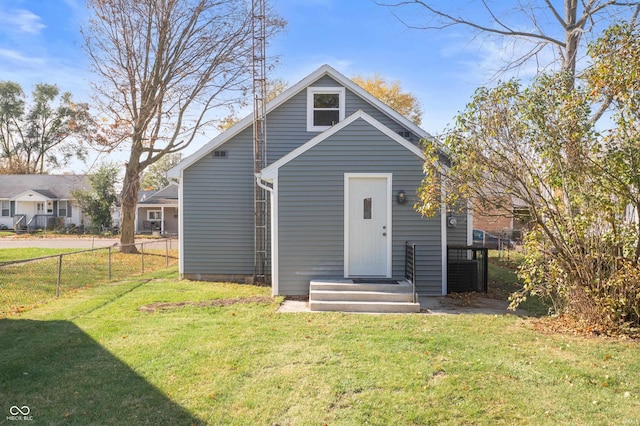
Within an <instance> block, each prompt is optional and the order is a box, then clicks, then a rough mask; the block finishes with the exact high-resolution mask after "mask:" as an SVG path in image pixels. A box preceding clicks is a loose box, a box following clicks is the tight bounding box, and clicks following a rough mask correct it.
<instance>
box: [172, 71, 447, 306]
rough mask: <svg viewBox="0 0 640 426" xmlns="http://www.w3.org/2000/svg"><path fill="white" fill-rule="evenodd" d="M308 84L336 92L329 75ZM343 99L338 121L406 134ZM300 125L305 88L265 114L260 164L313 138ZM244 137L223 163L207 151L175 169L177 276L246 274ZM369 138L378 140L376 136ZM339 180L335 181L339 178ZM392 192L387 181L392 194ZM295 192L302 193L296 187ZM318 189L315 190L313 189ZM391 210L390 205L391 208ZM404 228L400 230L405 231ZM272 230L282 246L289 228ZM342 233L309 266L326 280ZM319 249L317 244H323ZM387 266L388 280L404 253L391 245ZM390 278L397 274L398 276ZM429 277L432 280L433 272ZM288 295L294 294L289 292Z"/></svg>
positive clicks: (249, 143)
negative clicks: (373, 122)
mask: <svg viewBox="0 0 640 426" xmlns="http://www.w3.org/2000/svg"><path fill="white" fill-rule="evenodd" d="M313 85H317V86H331V87H340V86H341V85H340V84H339V83H338V82H336V81H335V80H333V79H332V78H330V77H323V78H320V79H319V80H317V81H316V82H314V83H313ZM345 101H346V111H345V115H346V117H348V116H349V115H351V114H353V113H354V112H356V111H358V110H363V111H365V112H366V113H367V114H369V115H371V116H373V117H375V118H376V119H377V120H379V121H380V122H382V123H383V124H385V125H386V126H388V127H389V128H390V129H392V130H393V131H396V132H399V131H406V130H407V129H405V128H403V126H401V125H400V124H399V123H397V122H396V121H395V120H393V119H391V118H390V117H389V116H387V115H386V114H384V113H382V112H381V111H379V110H378V109H377V108H375V107H374V106H372V105H371V104H369V103H368V102H365V101H364V100H363V99H361V98H360V97H359V96H357V95H356V94H355V93H353V92H351V91H350V90H346V99H345ZM306 120H307V91H306V88H305V89H303V90H301V91H300V92H299V93H297V94H295V95H294V96H292V97H291V98H290V99H288V100H287V101H286V102H285V103H283V104H282V105H280V106H279V107H278V108H276V109H275V110H273V111H271V112H270V113H269V114H268V116H267V156H268V158H267V163H268V164H271V163H273V162H274V161H276V160H278V159H280V158H281V157H283V156H284V155H286V154H288V153H289V152H291V151H292V150H294V149H296V148H298V147H300V146H301V145H303V144H305V143H306V142H308V141H309V140H311V139H312V138H314V137H316V136H317V135H318V134H319V133H317V132H307V121H306ZM350 127H351V126H350ZM371 129H372V128H370V130H371ZM345 131H346V129H345ZM252 132H253V129H252V127H251V126H248V127H247V128H246V129H245V130H243V131H241V132H240V133H239V134H238V135H236V136H234V137H233V138H231V139H230V140H228V141H227V142H225V143H224V144H223V145H222V146H220V147H218V148H217V149H221V150H226V151H227V154H228V157H227V158H224V159H223V158H213V157H212V153H209V154H207V155H205V156H204V157H202V158H201V159H200V160H198V161H196V162H195V163H193V164H192V165H190V166H189V167H187V168H186V169H185V170H184V171H183V178H182V203H181V205H182V208H183V211H182V212H180V215H181V216H182V217H181V220H182V222H183V229H182V235H181V238H182V239H183V253H181V256H182V257H183V273H184V274H185V275H188V276H197V275H198V274H202V275H251V274H253V263H254V222H253V188H254V182H255V179H254V177H253V173H254V170H253V134H252ZM376 132H377V131H376ZM353 133H354V132H351V133H350V134H349V137H351V135H353ZM355 133H357V132H355ZM377 133H378V135H380V133H379V132H377ZM385 137H386V136H385ZM357 138H360V139H359V140H362V137H361V136H359V135H356V139H357ZM365 139H366V138H365ZM413 139H414V140H417V138H416V137H415V135H414V136H413ZM357 140H358V139H357ZM393 144H395V145H397V144H396V143H395V142H393ZM398 148H399V149H401V150H404V148H401V147H399V146H398ZM353 149H354V150H355V149H362V147H361V146H360V147H359V148H357V147H353ZM365 150H369V148H368V147H365ZM404 151H406V150H404ZM407 155H413V154H410V153H408V151H407ZM379 157H380V158H378V160H376V161H373V162H371V163H370V165H369V166H367V167H366V169H367V171H370V172H378V171H380V172H382V170H379V167H380V165H381V164H384V161H383V160H384V156H379ZM414 157H415V156H414ZM333 160H334V159H333V158H320V159H318V160H317V161H319V163H317V164H315V165H314V167H312V170H313V169H314V168H319V169H320V170H323V169H324V168H325V166H326V164H331V163H332V162H333ZM417 170H418V172H417V173H418V174H419V175H420V176H419V179H421V178H422V175H421V165H419V167H418V168H417ZM356 171H357V170H356ZM416 176H417V175H416ZM340 179H342V177H341V178H340ZM394 179H395V178H394ZM416 179H418V177H416ZM341 182H342V181H341ZM303 183H304V182H303ZM299 184H300V182H298V183H294V184H293V185H292V188H291V190H294V191H295V190H296V188H297V187H298V186H297V185H299ZM395 187H396V186H395V183H394V188H395ZM298 190H300V191H304V190H303V189H298ZM318 190H319V191H320V189H318ZM405 190H406V188H405ZM339 191H340V192H339V194H327V196H331V197H335V196H339V197H342V191H343V187H342V183H341V184H340V188H339ZM409 192H410V191H407V193H409ZM340 203H342V198H340ZM412 203H413V201H412V200H411V199H409V201H408V202H407V204H406V205H405V206H403V208H404V209H408V210H411V205H412ZM322 207H323V206H318V209H317V211H318V212H320V211H321V208H322ZM395 208H396V206H394V209H395ZM340 209H342V204H340ZM339 213H340V215H341V214H342V213H341V210H340V212H339ZM290 214H293V215H295V209H292V213H290ZM331 214H335V212H327V215H331ZM313 217H314V215H313V214H312V215H311V216H310V218H309V220H310V221H311V219H312V218H313ZM340 217H342V216H340ZM394 222H395V219H394ZM340 223H342V222H340ZM438 223H439V222H438ZM340 226H342V225H340ZM403 226H405V225H404V224H401V225H398V229H399V230H400V229H402V227H403ZM406 226H407V227H408V225H406ZM268 230H269V228H267V232H268ZM280 231H281V234H280V241H283V240H285V239H286V238H287V235H288V234H287V232H289V230H287V229H286V226H285V228H281V229H280ZM342 232H343V231H342V228H340V235H339V240H335V239H334V240H332V243H331V244H333V245H332V246H331V247H330V249H329V250H328V251H327V252H326V253H325V255H324V256H325V257H324V258H323V261H322V264H321V265H316V266H313V267H314V268H316V269H317V268H326V271H329V272H328V274H329V275H331V276H336V277H337V276H340V277H342V275H343V261H344V260H343V253H344V248H343V245H342V244H343V243H342ZM398 232H399V233H398V235H401V232H400V231H398ZM438 232H439V231H438ZM315 237H317V238H319V239H323V238H325V237H324V236H318V235H316V236H315ZM334 237H335V236H332V238H334ZM399 238H403V237H399ZM434 238H435V239H434V241H435V240H438V241H439V233H438V235H437V236H435V237H434ZM311 241H313V240H311ZM403 241H404V240H403ZM314 244H315V243H314ZM320 245H321V246H322V245H323V244H320ZM432 245H435V242H433V243H430V246H429V247H431V246H432ZM336 247H338V249H337V250H334V249H335V248H336ZM433 250H434V249H432V248H429V249H427V250H426V251H425V253H426V254H425V255H429V256H432V255H433ZM290 255H291V259H292V260H293V259H296V258H298V257H303V258H304V256H305V254H304V253H297V252H293V253H290ZM438 256H439V251H438ZM302 260H303V259H302ZM393 262H394V275H395V274H396V270H397V271H400V269H399V267H398V266H397V264H399V263H400V262H401V263H402V264H404V263H403V262H404V252H403V251H402V249H401V248H400V247H398V248H396V247H395V245H394V260H393ZM438 262H439V260H438ZM338 263H339V265H340V267H339V268H338V267H337V265H338ZM438 264H439V263H438ZM323 265H324V266H323ZM327 265H330V266H327ZM425 268H426V269H425V271H421V272H424V274H423V275H424V276H425V277H427V276H429V277H430V276H431V275H432V274H433V271H432V269H433V267H431V266H429V267H426V266H425ZM438 268H439V267H438ZM337 270H339V273H337V274H336V273H335V271H337ZM316 272H317V271H316V270H314V271H312V274H315V273H316ZM398 273H399V274H400V272H398ZM437 273H438V274H440V270H439V269H438V272H437ZM306 285H307V289H306V290H304V291H303V292H302V293H303V294H306V293H307V292H308V281H307V283H306ZM290 294H297V293H295V292H294V293H290Z"/></svg>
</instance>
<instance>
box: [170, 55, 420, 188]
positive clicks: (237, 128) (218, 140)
mask: <svg viewBox="0 0 640 426" xmlns="http://www.w3.org/2000/svg"><path fill="white" fill-rule="evenodd" d="M324 76H329V77H331V78H333V79H334V80H336V81H337V82H338V83H340V84H341V85H342V86H344V87H346V88H347V89H349V90H350V91H352V92H354V93H355V94H356V95H358V96H359V97H361V98H362V99H364V100H365V101H367V102H368V103H370V104H371V105H373V106H374V107H376V108H377V109H379V110H381V111H382V112H384V113H385V114H386V115H388V116H389V117H391V118H393V119H394V120H396V121H397V122H399V123H400V124H402V125H403V126H404V127H406V128H407V129H409V130H410V131H411V132H412V133H414V134H416V135H417V136H419V137H420V138H431V135H429V134H428V133H427V132H426V131H424V130H423V129H422V128H420V127H418V126H416V125H415V124H414V123H413V122H412V121H411V120H409V119H407V118H406V117H404V116H403V115H401V114H399V113H398V112H397V111H395V110H394V109H392V108H390V107H389V106H388V105H386V104H385V103H384V102H382V101H380V100H379V99H378V98H376V97H375V96H373V95H372V94H370V93H369V92H367V91H366V90H364V89H363V88H362V87H360V86H358V85H357V84H356V83H354V82H353V81H351V79H349V78H347V77H346V76H344V75H343V74H341V73H339V72H338V71H336V70H335V69H334V68H332V67H331V66H329V65H322V66H321V67H320V68H318V69H317V70H315V71H314V72H312V73H311V74H309V75H308V76H307V77H305V78H304V79H302V80H300V81H299V82H298V83H296V84H294V85H293V86H291V87H290V88H288V89H287V90H285V91H284V92H282V93H281V94H280V95H278V96H276V97H275V98H274V99H273V100H272V101H270V102H269V103H268V104H267V105H266V112H267V114H269V113H270V112H271V111H273V110H274V109H276V108H277V107H279V106H280V105H282V104H283V103H285V102H286V101H288V100H289V99H291V98H292V97H293V96H294V95H296V94H297V93H299V92H300V91H301V90H304V89H305V88H307V87H308V86H310V85H311V84H312V83H313V82H315V81H317V80H319V79H320V78H322V77H324ZM252 124H253V114H250V115H248V116H246V117H245V118H243V119H242V120H240V121H239V122H238V123H236V124H235V125H234V126H231V127H230V128H229V129H228V130H227V131H225V132H223V133H221V134H219V135H218V136H216V137H215V138H213V139H212V140H211V141H209V142H208V143H206V144H205V145H203V146H202V147H201V148H200V149H199V150H197V151H196V152H194V153H193V154H191V155H190V156H188V157H187V158H185V159H184V160H182V161H181V162H180V163H178V164H177V165H176V166H175V167H173V168H172V169H171V170H169V171H168V172H167V176H169V177H172V178H177V177H179V176H180V171H181V170H183V169H186V168H187V167H189V166H191V165H192V164H193V163H195V162H197V161H198V160H200V159H201V158H202V157H204V156H206V155H208V154H209V153H210V152H212V151H213V150H215V149H216V148H218V147H219V146H220V145H222V144H223V143H225V142H226V141H228V140H229V139H231V138H233V137H234V136H236V135H237V134H238V133H240V132H242V131H243V130H245V129H246V128H248V127H249V126H251V125H252Z"/></svg>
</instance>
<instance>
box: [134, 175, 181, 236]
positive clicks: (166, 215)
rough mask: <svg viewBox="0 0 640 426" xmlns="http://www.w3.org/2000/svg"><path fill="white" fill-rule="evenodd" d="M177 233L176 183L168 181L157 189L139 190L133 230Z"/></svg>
mask: <svg viewBox="0 0 640 426" xmlns="http://www.w3.org/2000/svg"><path fill="white" fill-rule="evenodd" d="M153 231H158V232H160V233H161V234H163V235H165V234H177V233H178V185H177V184H175V183H170V184H169V185H167V186H165V187H164V188H162V189H160V190H158V191H140V192H139V193H138V205H137V206H136V218H135V232H136V233H152V232H153Z"/></svg>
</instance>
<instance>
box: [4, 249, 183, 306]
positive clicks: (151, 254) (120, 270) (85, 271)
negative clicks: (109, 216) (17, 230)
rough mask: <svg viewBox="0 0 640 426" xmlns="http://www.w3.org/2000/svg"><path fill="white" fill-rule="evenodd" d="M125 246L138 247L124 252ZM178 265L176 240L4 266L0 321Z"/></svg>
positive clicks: (70, 254) (78, 252) (86, 251)
mask: <svg viewBox="0 0 640 426" xmlns="http://www.w3.org/2000/svg"><path fill="white" fill-rule="evenodd" d="M123 247H130V248H134V247H135V250H134V252H133V253H126V251H130V250H122V248H123ZM177 262H178V250H177V242H176V241H175V240H173V241H172V240H169V239H165V240H154V241H149V242H140V243H135V244H131V245H128V246H120V245H116V246H112V247H103V248H97V249H91V250H81V251H77V252H73V253H64V254H59V255H54V256H45V257H39V258H35V259H27V260H18V261H12V262H6V263H4V264H0V318H4V317H6V316H8V315H10V314H12V313H18V312H22V311H24V310H28V309H31V308H33V307H34V306H37V305H39V304H42V303H45V302H46V301H48V300H51V299H53V298H56V297H59V296H60V295H61V294H64V293H69V292H72V291H74V290H77V289H80V288H83V287H86V286H89V285H92V284H96V283H102V282H109V281H118V280H123V279H126V278H129V277H132V276H135V275H140V274H143V273H145V272H150V271H153V270H156V269H159V268H164V267H167V266H170V265H173V264H175V263H177Z"/></svg>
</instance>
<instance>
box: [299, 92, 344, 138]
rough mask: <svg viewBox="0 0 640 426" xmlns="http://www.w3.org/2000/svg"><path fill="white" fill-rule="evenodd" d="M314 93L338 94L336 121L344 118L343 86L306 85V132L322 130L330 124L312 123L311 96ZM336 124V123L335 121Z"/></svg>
mask: <svg viewBox="0 0 640 426" xmlns="http://www.w3.org/2000/svg"><path fill="white" fill-rule="evenodd" d="M316 94H326V95H335V94H337V95H338V98H339V99H338V102H339V104H338V121H339V122H340V121H342V120H344V117H345V105H346V100H345V97H346V89H345V88H344V87H320V86H312V87H307V132H323V131H325V130H327V129H328V128H330V127H331V126H314V125H313V111H314V108H313V96H314V95H316ZM336 124H337V123H336Z"/></svg>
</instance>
